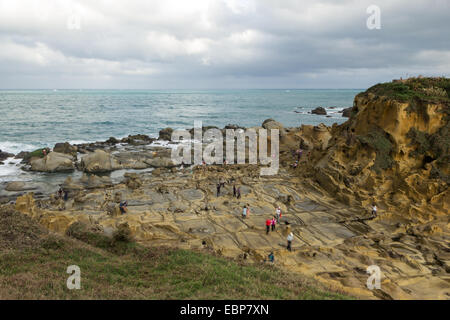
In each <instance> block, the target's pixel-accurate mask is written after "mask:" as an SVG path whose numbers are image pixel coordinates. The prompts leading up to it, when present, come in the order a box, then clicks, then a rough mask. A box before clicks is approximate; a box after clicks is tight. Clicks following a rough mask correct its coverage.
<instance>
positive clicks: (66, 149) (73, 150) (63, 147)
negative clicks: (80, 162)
mask: <svg viewBox="0 0 450 320" xmlns="http://www.w3.org/2000/svg"><path fill="white" fill-rule="evenodd" d="M77 150H78V148H77V147H76V146H72V145H71V144H70V143H68V142H64V143H57V144H55V146H54V147H53V152H58V153H65V154H70V155H72V156H76V155H77Z"/></svg>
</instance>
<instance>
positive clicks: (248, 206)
mask: <svg viewBox="0 0 450 320" xmlns="http://www.w3.org/2000/svg"><path fill="white" fill-rule="evenodd" d="M247 216H250V205H249V204H248V203H247Z"/></svg>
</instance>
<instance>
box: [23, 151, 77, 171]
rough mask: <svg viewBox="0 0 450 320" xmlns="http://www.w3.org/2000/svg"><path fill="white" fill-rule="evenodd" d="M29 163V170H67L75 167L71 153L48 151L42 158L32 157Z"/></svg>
mask: <svg viewBox="0 0 450 320" xmlns="http://www.w3.org/2000/svg"><path fill="white" fill-rule="evenodd" d="M30 164H31V168H30V170H31V171H40V172H67V171H73V170H74V169H75V165H74V163H73V157H72V155H68V154H64V153H58V152H50V153H49V154H47V155H46V156H45V157H43V158H38V159H32V160H31V162H30Z"/></svg>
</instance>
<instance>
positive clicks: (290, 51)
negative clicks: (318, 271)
mask: <svg viewBox="0 0 450 320" xmlns="http://www.w3.org/2000/svg"><path fill="white" fill-rule="evenodd" d="M370 5H377V6H378V7H379V8H380V10H381V29H373V30H370V29H368V28H367V26H366V20H367V19H368V17H369V14H368V13H367V12H366V9H367V7H369V6H370ZM449 16H450V1H447V0H416V1H406V0H396V1H392V0H379V1H373V0H370V1H365V0H362V1H357V0H336V1H332V0H305V1H300V0H281V1H280V0H278V1H277V0H273V1H269V0H261V1H257V0H190V1H179V0H176V1H175V0H164V1H133V0H128V1H112V0H109V1H108V0H100V1H88V0H78V1H72V0H67V1H62V0H59V1H58V0H20V1H16V0H0V74H1V77H0V88H18V89H22V88H122V89H140V88H143V89H196V88H198V89H203V88H205V89H208V88H365V87H368V86H370V85H373V84H375V83H377V82H383V81H389V80H391V79H393V78H399V77H406V76H408V75H418V74H422V75H443V76H449V74H450V41H449V38H448V33H449V31H450V19H448V17H449Z"/></svg>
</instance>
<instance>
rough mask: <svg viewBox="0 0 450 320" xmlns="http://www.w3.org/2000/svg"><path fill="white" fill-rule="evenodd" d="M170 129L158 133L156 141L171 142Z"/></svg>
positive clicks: (171, 130)
mask: <svg viewBox="0 0 450 320" xmlns="http://www.w3.org/2000/svg"><path fill="white" fill-rule="evenodd" d="M172 132H173V129H172V128H164V129H162V130H160V131H159V137H158V140H165V141H171V140H172Z"/></svg>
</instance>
